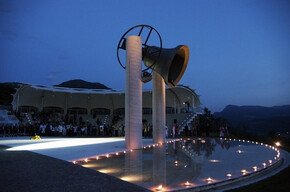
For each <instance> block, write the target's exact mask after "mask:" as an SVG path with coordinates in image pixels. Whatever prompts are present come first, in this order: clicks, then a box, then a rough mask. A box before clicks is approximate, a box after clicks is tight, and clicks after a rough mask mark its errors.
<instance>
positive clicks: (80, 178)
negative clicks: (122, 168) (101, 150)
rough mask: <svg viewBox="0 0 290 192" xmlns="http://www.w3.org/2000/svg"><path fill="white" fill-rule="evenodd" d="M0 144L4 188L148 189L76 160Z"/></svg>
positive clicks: (58, 191) (70, 191)
mask: <svg viewBox="0 0 290 192" xmlns="http://www.w3.org/2000/svg"><path fill="white" fill-rule="evenodd" d="M5 149H6V147H5V146H0V192H8V191H9V192H14V191H15V192H19V191H21V192H26V191H27V192H28V191H29V192H33V191H37V192H46V191H47V192H87V191H94V192H95V191H97V192H98V191H102V192H103V191H104V192H105V191H106V192H107V191H126V192H127V191H128V192H131V191H132V192H133V191H134V192H135V191H136V192H138V191H140V192H143V191H148V190H147V189H144V188H142V187H139V186H137V185H134V184H131V183H128V182H125V181H122V180H119V179H117V178H115V177H112V176H109V175H105V174H103V173H100V172H97V171H94V170H91V169H87V168H84V167H81V166H79V165H74V164H72V163H69V162H66V161H62V160H59V159H55V158H52V157H48V156H44V155H40V154H36V153H33V152H29V151H5Z"/></svg>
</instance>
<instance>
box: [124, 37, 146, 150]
mask: <svg viewBox="0 0 290 192" xmlns="http://www.w3.org/2000/svg"><path fill="white" fill-rule="evenodd" d="M141 72H142V39H141V37H139V36H135V35H132V36H128V37H127V39H126V91H125V141H126V147H127V148H128V149H141V148H142V81H141Z"/></svg>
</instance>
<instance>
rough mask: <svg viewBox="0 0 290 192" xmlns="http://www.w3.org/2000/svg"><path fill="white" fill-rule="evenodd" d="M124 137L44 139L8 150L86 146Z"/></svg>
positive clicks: (115, 140) (114, 140)
mask: <svg viewBox="0 0 290 192" xmlns="http://www.w3.org/2000/svg"><path fill="white" fill-rule="evenodd" d="M123 140H124V138H122V139H119V138H98V139H96V138H95V139H59V140H49V139H47V140H42V141H46V142H38V143H33V144H28V145H20V146H17V147H12V148H9V149H7V151H23V150H28V151H32V150H42V149H56V148H65V147H75V146H84V145H94V144H101V143H110V142H117V141H123Z"/></svg>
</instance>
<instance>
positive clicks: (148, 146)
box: [72, 139, 181, 164]
mask: <svg viewBox="0 0 290 192" xmlns="http://www.w3.org/2000/svg"><path fill="white" fill-rule="evenodd" d="M180 140H181V139H174V140H170V141H166V143H174V142H177V141H180ZM158 146H162V143H156V144H151V145H147V146H144V147H143V149H147V148H154V147H158ZM133 151H134V150H133V149H129V150H124V151H118V152H114V153H108V154H105V155H99V156H96V157H94V158H85V159H82V160H79V161H80V162H85V163H88V162H89V159H96V160H99V159H103V158H110V157H113V156H114V155H115V156H119V155H121V154H126V153H128V152H133ZM77 162H78V161H77V160H75V161H72V163H73V164H77Z"/></svg>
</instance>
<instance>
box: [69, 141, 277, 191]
mask: <svg viewBox="0 0 290 192" xmlns="http://www.w3.org/2000/svg"><path fill="white" fill-rule="evenodd" d="M279 157H280V152H279V150H278V149H277V148H275V147H273V146H269V145H265V144H262V143H258V142H254V141H245V140H234V139H222V138H216V139H213V138H194V139H192V138H190V139H178V140H174V141H168V142H167V143H165V144H155V145H150V146H145V147H144V149H143V150H127V151H119V152H116V153H113V154H104V155H101V156H95V157H90V158H84V159H81V160H76V161H73V163H76V164H79V165H82V166H84V167H87V168H91V169H94V170H97V171H99V172H102V173H106V174H109V175H112V176H115V177H118V178H120V179H122V180H125V181H128V182H131V183H134V184H137V185H140V186H143V187H145V188H147V189H150V190H153V191H170V190H176V189H182V188H189V187H196V186H201V185H207V184H210V183H215V182H220V181H224V180H228V179H232V178H236V177H241V176H243V175H247V174H250V173H253V172H256V171H259V170H261V169H264V168H266V167H268V166H271V165H272V164H274V163H275V162H277V161H278V160H279Z"/></svg>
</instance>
